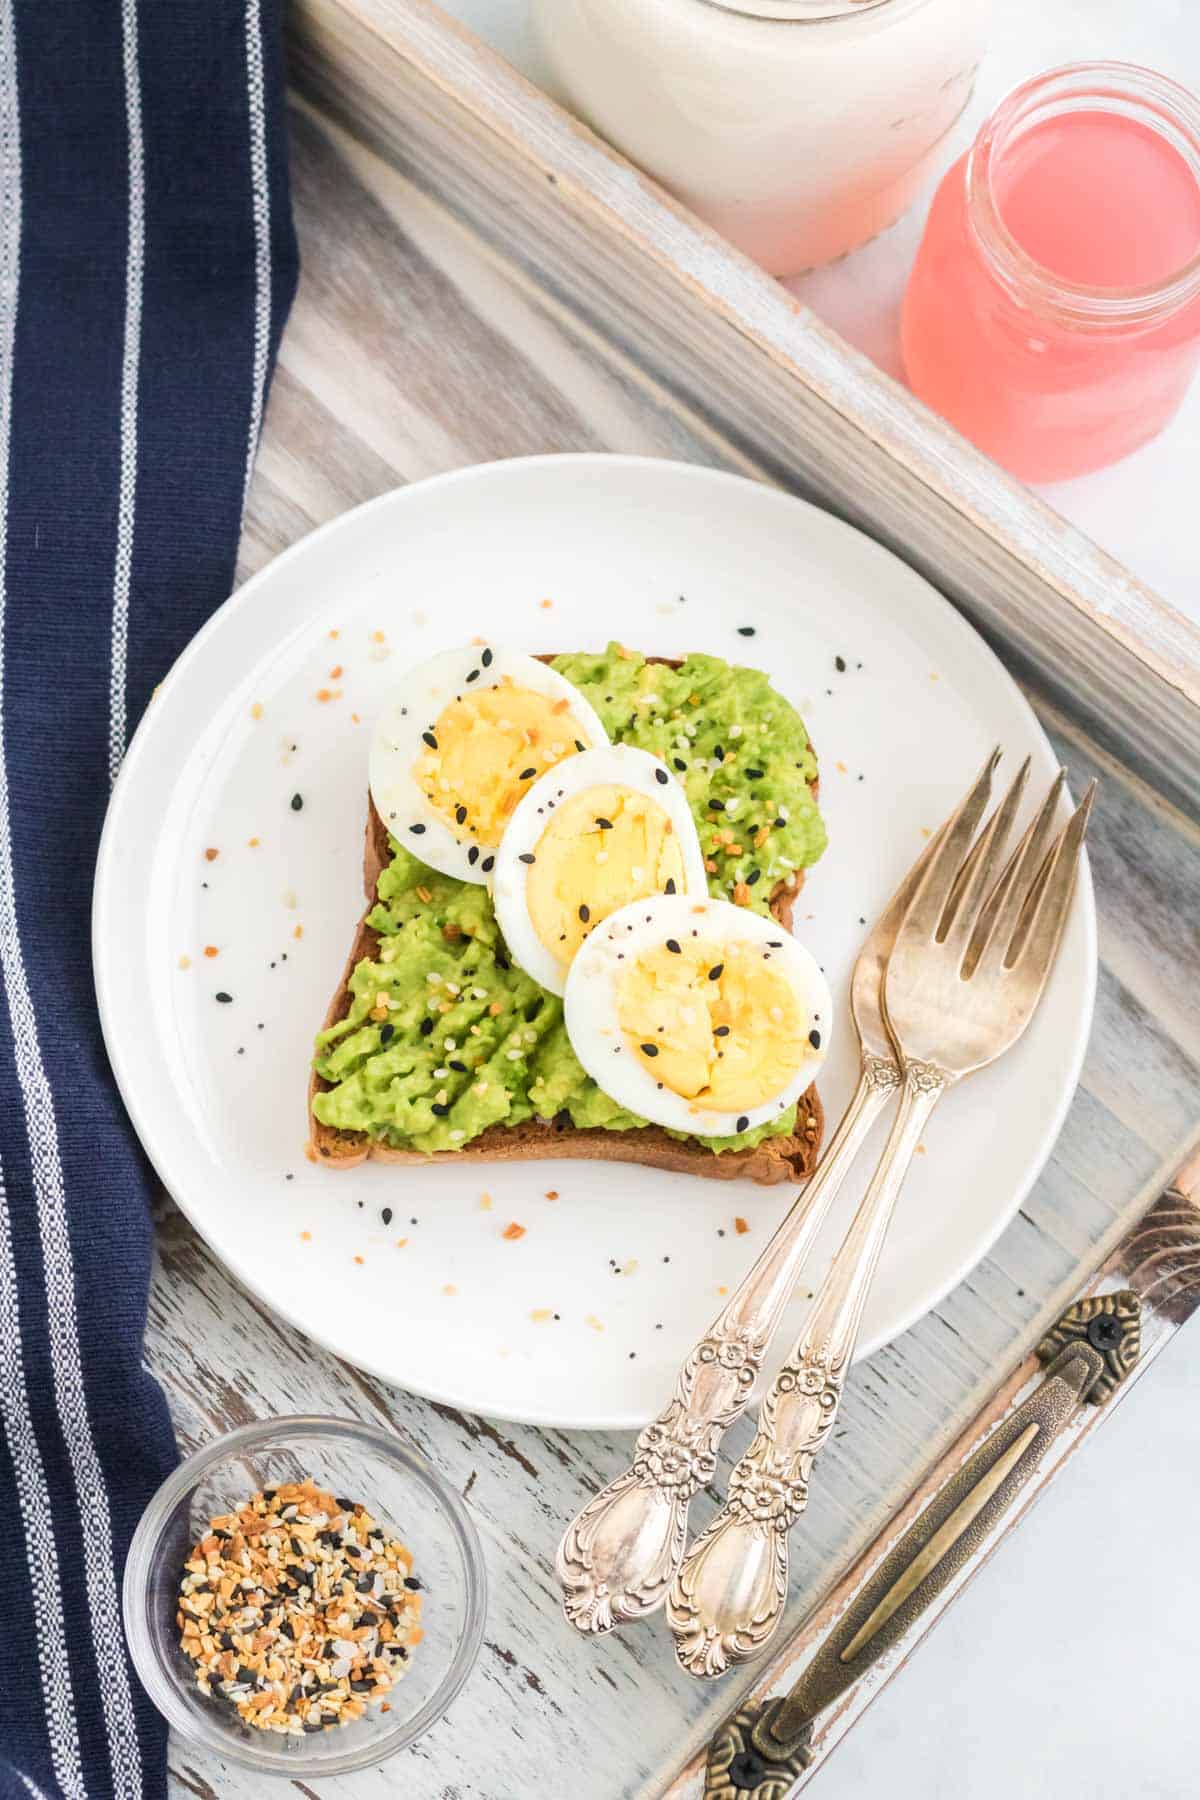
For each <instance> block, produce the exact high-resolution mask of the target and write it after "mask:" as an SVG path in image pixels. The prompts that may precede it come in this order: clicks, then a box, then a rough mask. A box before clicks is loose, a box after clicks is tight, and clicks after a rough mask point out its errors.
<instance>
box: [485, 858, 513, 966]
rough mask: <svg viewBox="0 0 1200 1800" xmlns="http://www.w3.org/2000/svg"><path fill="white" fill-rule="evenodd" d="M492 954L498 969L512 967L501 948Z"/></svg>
mask: <svg viewBox="0 0 1200 1800" xmlns="http://www.w3.org/2000/svg"><path fill="white" fill-rule="evenodd" d="M483 866H484V868H485V869H486V868H487V863H484V865H483ZM492 954H493V956H494V957H495V961H496V967H497V968H498V969H504V970H505V971H506V972H507V971H508V970H509V969H511V968H512V964H511V963H510V962H509V960H508V958H507V956H505V954H504V952H503V950H494V951H493V952H492Z"/></svg>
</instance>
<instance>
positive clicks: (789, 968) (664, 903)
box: [564, 895, 833, 1137]
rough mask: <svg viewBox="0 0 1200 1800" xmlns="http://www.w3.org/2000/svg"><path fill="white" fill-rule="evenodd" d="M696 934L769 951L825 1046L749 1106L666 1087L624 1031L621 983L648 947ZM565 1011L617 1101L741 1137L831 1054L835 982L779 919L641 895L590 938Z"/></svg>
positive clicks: (801, 1087)
mask: <svg viewBox="0 0 1200 1800" xmlns="http://www.w3.org/2000/svg"><path fill="white" fill-rule="evenodd" d="M691 934H697V935H699V936H700V937H701V938H703V939H705V940H706V941H708V942H711V943H715V944H720V945H728V944H731V943H735V942H736V943H748V944H751V945H753V946H755V947H760V948H762V949H763V950H764V951H769V952H770V955H771V957H772V959H773V960H774V963H775V970H776V973H781V972H782V973H783V975H784V976H785V978H786V979H787V981H788V982H789V984H790V985H791V987H792V990H793V992H794V993H795V995H796V997H797V1000H798V1001H799V1003H800V1006H801V1008H802V1010H803V1011H804V1012H805V1013H806V1014H807V1017H808V1018H809V1020H810V1021H811V1023H812V1027H813V1028H814V1029H815V1030H816V1032H817V1035H818V1038H819V1045H818V1046H816V1047H814V1046H811V1045H810V1046H808V1048H807V1054H806V1055H805V1056H804V1057H803V1059H802V1060H801V1062H800V1065H799V1067H797V1068H796V1069H795V1070H794V1071H793V1072H792V1073H791V1075H790V1076H789V1079H788V1081H787V1083H786V1085H785V1086H783V1087H781V1088H780V1090H779V1092H778V1093H776V1094H773V1095H772V1096H771V1097H770V1099H769V1100H767V1101H764V1102H763V1103H762V1104H760V1105H759V1106H757V1107H752V1108H751V1107H748V1108H746V1109H745V1110H744V1111H742V1112H732V1111H722V1110H718V1109H715V1108H714V1109H707V1108H704V1107H700V1106H697V1105H696V1104H695V1103H694V1102H693V1101H691V1100H688V1099H687V1098H685V1097H684V1096H683V1095H682V1094H677V1093H673V1092H671V1091H670V1090H669V1089H667V1088H665V1087H661V1088H660V1085H659V1083H658V1082H657V1081H656V1080H655V1078H654V1076H653V1075H651V1074H650V1072H649V1070H648V1069H647V1068H646V1067H645V1065H644V1064H643V1063H642V1062H641V1061H640V1060H639V1058H638V1057H637V1055H636V1053H635V1051H634V1050H633V1048H632V1046H631V1045H630V1043H629V1041H628V1040H627V1038H626V1037H625V1034H624V1033H623V1031H622V1030H621V1026H620V1022H619V1018H618V1010H617V991H616V990H617V981H618V977H619V976H620V975H621V973H622V972H623V971H624V970H625V969H627V968H628V966H629V965H630V964H631V963H632V962H633V960H634V959H635V958H636V957H637V955H638V954H639V953H640V952H644V951H646V950H649V949H650V948H652V947H657V946H659V945H662V944H664V943H665V942H666V940H667V939H668V938H675V939H677V940H679V941H681V942H682V940H683V939H684V938H685V937H686V936H689V935H691ZM564 1012H565V1017H566V1026H567V1035H568V1036H569V1038H570V1040H571V1047H572V1049H573V1050H574V1052H575V1054H576V1056H577V1057H578V1058H579V1060H580V1062H581V1063H582V1065H583V1067H584V1069H585V1070H586V1071H587V1073H588V1074H589V1075H590V1076H591V1077H592V1079H593V1080H594V1081H595V1082H596V1084H597V1086H598V1087H600V1088H601V1089H602V1090H603V1092H604V1093H606V1094H607V1095H608V1096H609V1098H610V1099H611V1100H615V1101H616V1102H617V1104H618V1106H623V1107H625V1108H627V1109H628V1111H630V1112H633V1113H637V1114H638V1115H639V1116H640V1117H641V1118H643V1119H649V1120H651V1121H652V1122H653V1123H654V1124H656V1125H663V1126H665V1127H666V1128H667V1129H668V1130H671V1131H683V1132H687V1133H688V1134H689V1135H692V1136H696V1137H734V1136H736V1135H737V1134H738V1133H739V1131H747V1130H750V1129H751V1128H752V1127H754V1126H755V1125H762V1124H765V1123H766V1122H767V1121H768V1120H769V1119H774V1118H777V1117H778V1116H779V1114H780V1113H782V1112H784V1111H786V1109H787V1108H788V1107H789V1106H791V1105H792V1104H793V1103H794V1102H795V1101H796V1100H798V1099H799V1098H800V1096H801V1094H802V1093H803V1092H804V1091H805V1089H806V1088H807V1087H808V1086H809V1084H810V1083H811V1082H812V1080H813V1078H814V1076H815V1075H816V1073H817V1070H818V1069H819V1068H820V1066H821V1064H822V1063H823V1062H824V1060H825V1055H826V1052H827V1049H828V1044H829V1033H830V1027H831V1025H832V1020H833V1003H832V1000H831V998H830V993H829V986H828V983H827V982H826V980H825V977H824V976H823V975H822V973H821V970H820V968H819V966H818V964H817V963H816V961H815V960H814V958H813V957H812V956H811V955H810V954H809V952H808V951H807V950H806V949H805V948H804V946H803V945H802V944H799V943H797V941H796V939H795V938H794V937H792V935H791V934H790V932H788V931H786V930H785V929H784V928H783V926H782V925H780V924H779V923H778V922H777V921H776V920H775V919H773V918H763V917H762V916H761V915H760V914H758V913H753V912H750V911H749V910H748V909H747V908H745V907H740V906H734V905H733V904H732V902H730V901H728V900H704V901H700V902H697V901H696V900H695V899H687V898H680V897H678V896H676V895H659V896H657V897H655V898H653V899H650V900H639V901H634V902H633V904H632V905H630V906H623V907H622V908H621V909H620V911H619V912H615V913H612V914H611V915H610V916H609V918H608V919H606V920H605V922H604V924H603V925H602V926H601V927H600V928H599V929H598V930H597V931H594V932H593V933H592V935H591V937H589V938H588V939H587V940H586V942H585V943H584V944H583V945H582V947H581V948H580V950H579V953H578V955H577V956H576V957H575V960H574V961H573V962H572V964H571V967H570V969H569V971H568V973H567V981H566V988H565V992H564Z"/></svg>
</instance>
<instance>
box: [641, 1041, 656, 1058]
mask: <svg viewBox="0 0 1200 1800" xmlns="http://www.w3.org/2000/svg"><path fill="white" fill-rule="evenodd" d="M638 1049H639V1050H640V1051H641V1053H642V1055H643V1056H657V1055H658V1045H657V1044H639V1045H638Z"/></svg>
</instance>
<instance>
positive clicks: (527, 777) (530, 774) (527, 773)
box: [517, 769, 537, 781]
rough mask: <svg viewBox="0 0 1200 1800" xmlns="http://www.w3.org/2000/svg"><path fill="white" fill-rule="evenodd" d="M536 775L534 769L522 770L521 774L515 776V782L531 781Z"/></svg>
mask: <svg viewBox="0 0 1200 1800" xmlns="http://www.w3.org/2000/svg"><path fill="white" fill-rule="evenodd" d="M536 774H537V770H536V769H522V770H521V773H520V774H519V775H518V776H517V780H518V781H532V780H533V778H534V776H535V775H536Z"/></svg>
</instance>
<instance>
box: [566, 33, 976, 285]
mask: <svg viewBox="0 0 1200 1800" xmlns="http://www.w3.org/2000/svg"><path fill="white" fill-rule="evenodd" d="M988 10H989V7H988V0H533V12H534V17H535V21H536V25H537V29H538V35H539V37H540V39H541V43H542V47H543V50H544V53H545V56H546V60H547V62H548V64H549V66H550V69H551V71H552V73H553V75H554V76H555V78H556V80H557V81H558V82H559V83H560V85H561V87H562V89H563V91H564V93H565V96H566V99H567V102H568V104H569V105H570V106H571V107H572V109H573V110H574V111H575V112H577V113H578V114H579V115H580V116H581V117H582V118H584V119H585V120H586V121H587V122H588V123H589V124H590V125H592V126H593V127H594V128H595V129H596V130H597V131H598V132H599V133H600V134H601V136H603V137H606V138H607V139H608V140H609V141H610V143H612V144H615V145H616V147H617V148H618V149H619V150H622V151H624V153H625V154H626V155H627V156H629V157H630V158H631V159H632V161H634V162H636V163H638V164H639V165H640V166H641V167H642V168H643V169H645V170H646V171H647V172H648V173H649V174H651V175H654V176H656V177H657V178H658V180H660V181H661V182H662V183H663V184H664V186H666V187H668V188H669V189H670V190H671V191H672V193H674V194H676V195H677V196H678V197H679V198H680V199H681V200H683V201H684V202H685V204H686V205H688V206H689V207H691V209H692V210H693V211H694V212H696V213H698V214H699V215H700V217H701V218H703V219H706V220H707V221H708V222H709V224H711V225H714V226H715V227H716V229H717V230H718V231H719V232H721V233H722V235H723V236H725V237H727V238H729V239H730V240H731V241H732V242H733V243H735V244H737V245H738V247H739V248H740V249H742V250H744V251H746V253H747V254H748V255H750V256H752V257H753V258H754V259H755V260H756V261H757V262H759V263H762V264H763V265H764V266H765V267H766V268H767V269H769V270H771V271H772V273H774V274H777V275H790V274H796V273H798V272H799V271H800V270H801V269H807V268H811V267H812V266H814V265H815V264H817V263H824V262H829V261H831V260H832V259H833V258H834V257H836V256H842V255H844V253H845V252H846V251H847V250H852V249H854V248H855V246H856V245H858V244H861V243H864V242H865V241H866V240H867V239H868V238H870V237H873V236H874V235H875V234H876V233H877V232H879V231H882V230H883V229H884V228H885V226H888V225H890V224H891V223H892V222H893V220H895V219H897V218H898V217H899V216H900V214H901V213H902V212H904V210H905V209H906V207H907V206H908V205H909V203H910V201H911V200H912V198H913V195H914V194H915V192H916V190H917V188H918V186H919V185H920V183H921V180H922V178H923V176H924V175H925V174H926V172H927V170H928V169H929V166H930V164H931V162H932V161H933V159H934V158H935V157H936V155H937V151H938V147H939V145H940V144H941V141H942V139H943V138H944V137H945V135H946V133H947V132H948V131H949V129H950V127H951V126H952V125H953V124H954V121H955V120H956V119H957V117H958V115H959V113H960V112H961V111H962V109H963V107H964V106H965V104H966V102H967V99H968V97H969V95H970V91H971V84H972V78H973V76H974V72H975V69H976V66H977V64H978V61H979V57H980V54H981V51H982V48H983V40H984V32H985V27H986V23H987V15H988Z"/></svg>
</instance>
